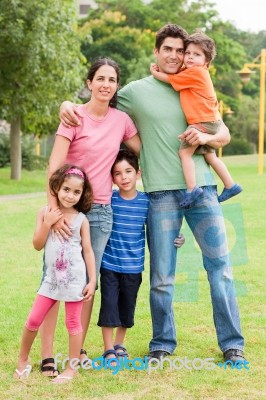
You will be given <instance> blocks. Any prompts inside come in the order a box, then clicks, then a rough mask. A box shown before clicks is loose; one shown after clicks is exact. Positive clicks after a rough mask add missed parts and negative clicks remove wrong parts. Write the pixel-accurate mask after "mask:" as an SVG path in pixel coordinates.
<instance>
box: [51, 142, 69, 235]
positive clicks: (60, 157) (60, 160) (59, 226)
mask: <svg viewBox="0 0 266 400" xmlns="http://www.w3.org/2000/svg"><path fill="white" fill-rule="evenodd" d="M69 146H70V140H69V139H67V138H66V137H64V136H61V135H56V137H55V142H54V146H53V149H52V153H51V156H50V160H49V167H48V173H47V182H46V192H47V201H48V205H49V206H50V207H51V208H57V207H58V204H57V198H56V197H55V196H53V195H52V193H51V192H50V188H49V179H50V176H51V175H52V174H53V173H54V172H55V171H56V170H57V169H58V168H61V167H62V166H63V165H64V164H65V161H66V158H67V154H68V150H69ZM53 229H54V231H56V232H57V233H58V234H59V235H61V236H60V237H61V239H62V238H63V239H68V238H69V236H71V235H72V233H71V230H70V227H69V225H68V223H67V220H66V219H65V218H63V217H62V218H61V219H60V221H58V222H57V223H56V225H55V226H53ZM63 239H62V240H63Z"/></svg>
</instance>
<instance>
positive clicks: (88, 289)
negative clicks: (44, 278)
mask: <svg viewBox="0 0 266 400" xmlns="http://www.w3.org/2000/svg"><path fill="white" fill-rule="evenodd" d="M95 287H96V283H95V282H89V283H88V284H87V285H86V286H85V288H84V289H83V292H82V294H83V298H84V301H85V302H86V301H90V300H91V299H92V297H93V296H94V293H95Z"/></svg>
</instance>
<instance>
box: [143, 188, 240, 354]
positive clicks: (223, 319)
mask: <svg viewBox="0 0 266 400" xmlns="http://www.w3.org/2000/svg"><path fill="white" fill-rule="evenodd" d="M203 190H204V193H203V195H202V196H200V197H199V198H198V199H197V200H196V201H195V203H194V204H193V205H192V206H191V207H190V208H186V209H180V208H179V202H180V201H182V200H183V197H184V193H185V190H184V189H182V190H166V191H160V192H152V193H149V198H150V207H149V213H148V222H147V238H148V245H149V250H150V307H151V316H152V325H153V338H152V340H151V342H150V346H149V350H150V351H155V350H164V351H167V352H169V353H173V351H174V349H175V348H176V345H177V340H176V331H175V321H174V315H173V304H172V303H173V295H174V282H175V270H176V248H175V247H174V244H173V243H174V239H175V238H176V237H177V236H178V234H179V231H180V228H181V225H182V220H183V217H185V218H186V221H187V223H188V225H189V227H190V229H191V230H192V232H193V234H194V236H195V239H196V240H197V242H198V244H199V246H200V248H201V252H202V258H203V265H204V268H205V269H206V271H207V275H208V280H209V284H210V291H211V300H212V306H213V317H214V324H215V328H216V334H217V339H218V344H219V347H220V349H221V350H222V352H225V351H226V350H228V349H240V350H243V346H244V339H243V336H242V334H241V328H240V321H239V314H238V306H237V301H236V297H235V288H234V282H233V276H232V271H231V265H230V259H229V254H228V246H227V239H226V232H225V225H224V219H223V215H222V210H221V207H220V204H219V202H218V200H217V192H216V186H205V187H203Z"/></svg>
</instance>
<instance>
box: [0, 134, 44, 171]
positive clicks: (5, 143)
mask: <svg viewBox="0 0 266 400" xmlns="http://www.w3.org/2000/svg"><path fill="white" fill-rule="evenodd" d="M21 153H22V168H24V169H26V170H28V171H33V170H35V169H46V168H47V165H48V158H47V157H43V156H36V154H35V142H34V140H33V138H32V136H23V137H22V138H21ZM9 164H10V141H9V135H6V134H0V168H3V167H5V166H6V165H9Z"/></svg>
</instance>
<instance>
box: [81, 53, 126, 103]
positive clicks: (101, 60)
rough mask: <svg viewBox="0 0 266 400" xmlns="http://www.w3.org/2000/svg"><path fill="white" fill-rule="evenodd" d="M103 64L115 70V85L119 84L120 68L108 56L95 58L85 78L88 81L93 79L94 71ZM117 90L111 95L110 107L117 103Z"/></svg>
mask: <svg viewBox="0 0 266 400" xmlns="http://www.w3.org/2000/svg"><path fill="white" fill-rule="evenodd" d="M103 65H109V66H110V67H113V68H114V70H115V72H116V79H117V85H118V86H119V81H120V68H119V66H118V64H117V63H116V62H115V61H114V60H112V59H111V58H108V57H99V58H97V59H96V60H95V61H94V62H93V63H92V65H91V67H90V69H89V72H88V75H87V79H89V80H90V81H92V80H93V78H94V75H95V74H96V72H97V71H98V69H99V68H100V67H102V66H103ZM118 86H117V91H118ZM117 91H116V92H115V94H114V95H113V97H112V98H111V100H110V102H109V105H110V107H114V108H115V107H116V104H117Z"/></svg>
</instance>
